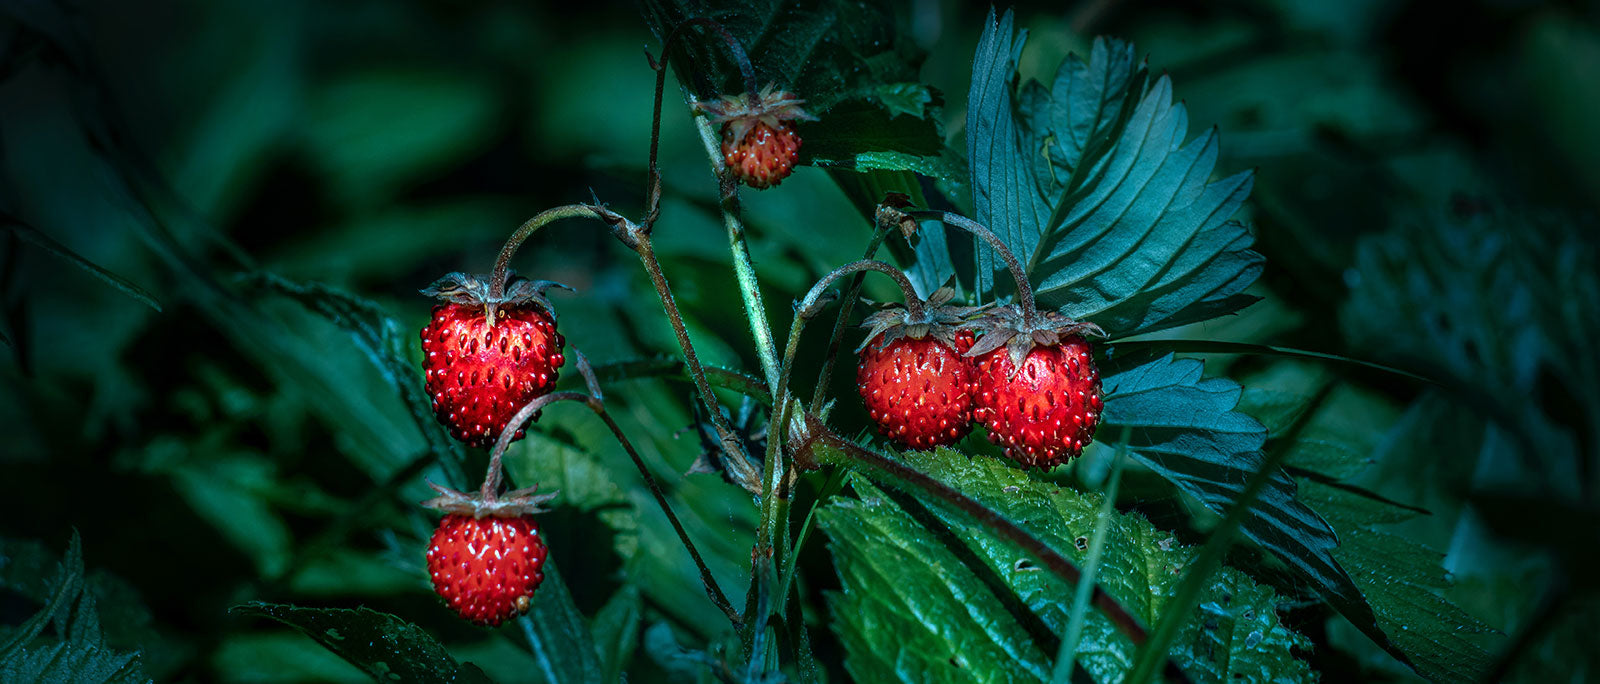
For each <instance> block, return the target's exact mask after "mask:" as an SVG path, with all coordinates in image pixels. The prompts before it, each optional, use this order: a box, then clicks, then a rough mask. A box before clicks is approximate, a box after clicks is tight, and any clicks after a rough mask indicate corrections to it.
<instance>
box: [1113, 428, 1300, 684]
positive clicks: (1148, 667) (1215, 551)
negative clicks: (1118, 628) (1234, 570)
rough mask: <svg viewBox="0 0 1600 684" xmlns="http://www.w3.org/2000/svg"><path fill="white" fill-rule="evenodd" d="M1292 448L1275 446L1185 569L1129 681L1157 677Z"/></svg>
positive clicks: (1131, 683)
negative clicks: (1235, 539) (1163, 661)
mask: <svg viewBox="0 0 1600 684" xmlns="http://www.w3.org/2000/svg"><path fill="white" fill-rule="evenodd" d="M1288 453H1289V450H1288V449H1287V448H1283V447H1279V448H1277V449H1273V450H1272V451H1271V452H1269V453H1268V454H1267V457H1266V458H1265V459H1263V462H1262V464H1261V469H1260V470H1257V471H1256V473H1255V474H1254V475H1252V476H1250V481H1249V482H1248V483H1246V484H1245V487H1244V491H1242V492H1240V493H1239V498H1238V499H1236V500H1235V501H1234V502H1233V508H1230V509H1228V515H1227V517H1225V518H1223V519H1222V522H1221V523H1219V524H1218V525H1217V527H1216V529H1214V530H1212V531H1211V537H1210V538H1209V539H1207V540H1206V544H1205V546H1202V547H1200V553H1199V554H1197V555H1196V556H1195V559H1194V561H1193V562H1191V563H1190V564H1189V569H1188V570H1187V571H1185V572H1184V575H1183V581H1182V582H1180V583H1179V584H1178V590H1177V591H1176V592H1174V593H1173V595H1172V598H1171V599H1170V600H1168V601H1167V603H1166V605H1165V606H1163V607H1162V609H1161V619H1160V620H1158V621H1157V622H1156V626H1155V629H1154V630H1152V631H1151V632H1150V639H1149V641H1146V642H1145V643H1144V645H1142V646H1140V648H1139V651H1138V653H1135V654H1134V659H1133V667H1132V668H1130V669H1129V670H1128V676H1127V678H1125V679H1124V680H1123V681H1124V682H1126V683H1127V684H1143V683H1144V682H1148V681H1150V680H1151V679H1152V678H1154V677H1155V676H1156V668H1158V667H1160V663H1161V661H1162V660H1164V654H1165V653H1166V651H1167V647H1168V646H1170V645H1171V644H1172V641H1173V640H1174V639H1176V638H1177V637H1178V630H1179V629H1180V628H1182V627H1183V623H1184V622H1185V621H1186V620H1188V619H1189V618H1190V617H1192V616H1193V612H1194V608H1195V606H1196V605H1197V604H1198V603H1199V601H1200V592H1201V590H1202V589H1204V588H1205V583H1206V582H1207V581H1208V580H1210V579H1211V575H1212V573H1213V572H1215V571H1216V569H1217V567H1218V566H1220V565H1222V559H1223V556H1224V555H1225V554H1227V552H1228V547H1230V546H1232V545H1233V537H1234V535H1235V534H1236V533H1237V532H1238V531H1239V526H1240V525H1242V524H1243V523H1244V519H1245V517H1246V516H1248V515H1249V514H1250V508H1251V507H1252V506H1253V505H1254V504H1255V501H1256V497H1257V496H1259V495H1260V494H1261V490H1262V489H1263V488H1265V487H1266V486H1267V481H1268V480H1271V479H1272V475H1273V473H1275V472H1277V470H1278V466H1279V465H1280V464H1281V463H1282V462H1283V459H1285V458H1287V457H1288Z"/></svg>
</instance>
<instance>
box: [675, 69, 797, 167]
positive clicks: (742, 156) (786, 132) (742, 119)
mask: <svg viewBox="0 0 1600 684" xmlns="http://www.w3.org/2000/svg"><path fill="white" fill-rule="evenodd" d="M804 103H805V100H801V99H799V98H797V97H795V96H794V95H793V94H791V93H787V92H784V91H782V90H778V89H777V88H776V87H775V86H771V85H769V86H767V87H766V88H764V89H762V91H761V92H760V93H759V94H754V95H752V94H744V95H737V96H729V97H724V98H722V99H720V100H716V101H712V102H702V103H700V104H698V105H697V106H698V107H699V108H700V109H701V110H702V111H704V112H706V113H707V114H709V115H710V116H711V121H712V123H719V124H722V157H723V161H724V162H725V163H726V164H727V167H728V171H729V172H730V173H732V174H733V175H734V177H735V178H738V179H739V180H740V181H742V182H744V184H745V185H748V186H750V187H752V188H769V187H772V186H774V185H777V184H778V183H779V182H781V181H782V180H783V179H785V178H788V177H789V173H790V172H792V171H793V170H794V164H795V160H797V159H799V158H800V134H799V133H798V132H797V131H796V130H795V125H794V122H795V121H815V120H816V117H813V116H811V115H810V114H807V113H806V112H805V110H803V109H801V108H800V105H801V104H804Z"/></svg>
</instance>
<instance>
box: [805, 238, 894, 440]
mask: <svg viewBox="0 0 1600 684" xmlns="http://www.w3.org/2000/svg"><path fill="white" fill-rule="evenodd" d="M874 233H875V234H874V235H873V236H872V242H870V243H867V251H866V254H864V255H863V256H862V257H861V258H863V259H871V258H872V257H873V255H875V254H877V253H878V247H879V246H881V245H882V244H883V240H884V238H886V237H888V235H889V228H888V227H886V226H880V227H879V228H878V229H877V230H876V231H874ZM866 277H867V274H866V273H857V274H856V275H855V277H854V278H851V279H850V288H849V289H848V290H847V291H846V292H845V295H844V301H843V302H842V303H840V304H839V318H838V320H836V321H834V323H833V336H832V337H830V338H829V339H828V353H827V355H826V356H824V357H823V361H822V371H821V372H819V373H817V388H816V390H815V391H814V393H813V394H812V395H811V412H812V413H816V412H817V411H821V410H822V402H823V401H825V400H826V399H827V390H828V384H829V383H830V382H831V381H832V380H833V366H834V361H836V360H837V359H838V358H839V348H840V347H841V346H842V345H843V343H844V329H845V328H847V327H849V325H850V311H851V309H853V308H854V307H855V303H856V297H857V296H859V295H860V294H861V282H862V281H863V280H866Z"/></svg>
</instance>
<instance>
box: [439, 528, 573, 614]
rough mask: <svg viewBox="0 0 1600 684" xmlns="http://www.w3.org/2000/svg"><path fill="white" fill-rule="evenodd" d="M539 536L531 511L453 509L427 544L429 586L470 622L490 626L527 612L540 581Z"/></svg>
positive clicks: (542, 549)
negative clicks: (507, 513)
mask: <svg viewBox="0 0 1600 684" xmlns="http://www.w3.org/2000/svg"><path fill="white" fill-rule="evenodd" d="M546 552H547V550H546V547H545V544H544V540H543V539H540V538H539V525H538V523H536V522H534V520H533V516H531V515H517V516H512V517H496V516H490V517H484V518H477V517H474V516H472V515H464V514H460V513H452V514H450V515H447V516H445V517H444V518H443V519H441V520H439V527H438V529H436V530H435V531H434V533H433V540H432V542H430V543H429V545H428V574H429V575H430V576H431V577H432V578H433V590H434V591H435V592H436V593H438V594H439V597H440V598H443V599H444V600H445V602H446V603H449V604H450V608H451V609H452V610H454V611H456V613H458V614H460V615H461V617H464V618H466V619H468V620H471V621H472V622H475V623H477V624H480V625H484V626H486V627H494V626H497V625H499V624H500V623H502V622H505V621H506V620H509V619H511V618H514V617H516V616H518V615H522V614H523V613H526V612H528V608H529V607H530V606H531V605H532V604H533V592H534V590H535V589H538V588H539V583H540V582H542V581H544V572H543V568H544V559H545V555H546Z"/></svg>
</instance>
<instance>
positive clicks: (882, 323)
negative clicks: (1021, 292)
mask: <svg viewBox="0 0 1600 684" xmlns="http://www.w3.org/2000/svg"><path fill="white" fill-rule="evenodd" d="M954 298H955V290H954V289H952V288H949V287H941V288H939V289H938V290H936V291H934V293H933V294H932V295H929V296H928V299H927V301H924V302H922V316H920V317H918V316H916V315H915V314H913V313H912V311H911V309H909V308H907V307H905V306H901V305H899V304H893V305H890V306H887V307H884V309H883V310H881V311H878V312H876V313H873V314H872V315H869V316H867V318H866V319H865V320H863V321H862V322H861V327H863V328H866V329H867V335H866V341H864V342H862V343H861V346H860V347H857V348H856V352H857V353H860V352H861V351H862V350H864V349H866V348H867V345H869V344H874V343H875V344H876V345H877V347H878V348H879V349H882V348H883V347H885V346H888V344H889V343H890V342H893V341H895V340H898V339H900V338H903V337H909V338H911V339H914V340H920V339H923V338H926V337H930V336H931V337H933V338H934V339H936V340H938V341H940V342H943V343H945V344H947V345H949V346H950V347H951V348H952V349H953V348H955V347H956V340H955V338H956V333H958V332H960V331H961V330H962V329H963V328H965V327H966V325H967V322H968V320H969V319H971V318H972V317H973V316H976V315H978V314H980V313H981V312H983V310H984V307H981V306H950V305H949V302H950V300H951V299H954ZM874 341H876V342H874Z"/></svg>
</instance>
